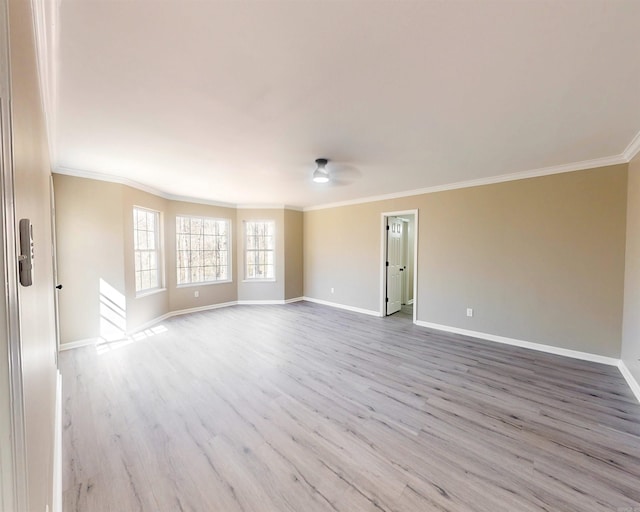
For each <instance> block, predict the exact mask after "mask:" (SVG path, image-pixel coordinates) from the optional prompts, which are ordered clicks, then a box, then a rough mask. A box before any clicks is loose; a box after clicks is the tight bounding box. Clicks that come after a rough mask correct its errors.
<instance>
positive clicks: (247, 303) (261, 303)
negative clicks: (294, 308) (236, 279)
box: [236, 299, 284, 306]
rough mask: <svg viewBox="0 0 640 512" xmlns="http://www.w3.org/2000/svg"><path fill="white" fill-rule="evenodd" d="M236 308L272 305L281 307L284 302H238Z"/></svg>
mask: <svg viewBox="0 0 640 512" xmlns="http://www.w3.org/2000/svg"><path fill="white" fill-rule="evenodd" d="M236 304H237V305H238V306H270V305H271V306H272V305H282V304H284V300H278V299H275V300H274V299H266V300H239V301H237V302H236Z"/></svg>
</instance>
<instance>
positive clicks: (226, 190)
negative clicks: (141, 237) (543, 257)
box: [54, 0, 640, 207]
mask: <svg viewBox="0 0 640 512" xmlns="http://www.w3.org/2000/svg"><path fill="white" fill-rule="evenodd" d="M59 26H60V43H59V53H58V57H57V59H58V62H59V68H58V79H59V82H58V104H57V105H58V106H57V109H56V112H55V119H56V124H55V126H56V128H55V132H54V139H55V147H56V162H55V164H56V167H57V168H58V169H60V170H61V172H72V173H79V174H83V173H100V174H107V175H113V176H114V177H116V178H114V179H128V180H132V181H135V182H138V183H140V184H143V185H147V186H150V187H153V188H155V189H157V190H159V191H161V192H164V193H165V194H172V195H176V196H188V197H193V198H199V199H206V200H213V201H221V202H229V203H234V204H274V205H275V204H280V205H282V204H286V205H294V206H299V207H309V206H313V205H319V204H326V203H335V202H341V201H350V200H354V199H359V198H364V197H369V196H376V195H381V194H389V193H396V192H402V191H407V190H413V189H421V188H426V187H434V186H439V185H445V184H451V183H456V182H461V181H468V180H478V179H482V178H487V177H494V176H499V175H503V174H510V173H518V172H524V171H531V170H534V169H541V168H547V167H553V166H560V165H564V164H573V163H575V162H582V161H589V160H593V159H601V158H605V159H606V158H608V157H614V159H613V160H612V161H616V159H618V160H620V159H621V158H623V156H622V155H623V154H624V152H625V150H626V149H627V148H628V147H629V144H630V143H631V142H632V141H633V140H634V137H635V136H636V135H637V134H638V132H639V131H640V2H638V1H636V0H628V1H622V0H602V1H595V0H581V1H575V0H570V1H564V0H551V1H543V0H539V1H538V0H530V1H477V0H474V1H428V0H422V1H415V2H411V1H392V0H387V1H357V0H343V1H326V0H325V1H320V0H315V1H300V0H291V1H280V0H274V1H265V0H248V1H238V0H222V1H213V0H210V1H187V0H171V1H164V0H163V1H139V0H126V1H122V0H121V1H94V0H61V2H60V12H59ZM626 154H628V151H627V153H626ZM318 157H325V158H328V159H329V161H330V162H329V165H328V166H327V167H328V169H329V170H330V171H331V172H332V174H333V177H334V182H333V183H330V184H329V185H318V184H314V183H313V182H312V181H311V174H312V172H313V170H314V168H315V164H314V160H315V159H316V158H318ZM604 161H605V162H606V161H608V160H604ZM65 170H66V171H65Z"/></svg>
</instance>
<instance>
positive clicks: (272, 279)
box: [242, 219, 278, 283]
mask: <svg viewBox="0 0 640 512" xmlns="http://www.w3.org/2000/svg"><path fill="white" fill-rule="evenodd" d="M247 222H271V223H272V224H273V277H269V278H261V277H247ZM277 236H278V226H277V224H276V220H275V219H244V220H243V221H242V258H243V261H242V263H243V264H242V268H243V273H244V278H243V279H242V282H243V283H275V282H276V281H277V280H278V274H277V272H276V270H277V268H278V267H277V264H276V263H277V250H276V241H277Z"/></svg>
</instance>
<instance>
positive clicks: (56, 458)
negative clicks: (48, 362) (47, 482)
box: [51, 370, 62, 512]
mask: <svg viewBox="0 0 640 512" xmlns="http://www.w3.org/2000/svg"><path fill="white" fill-rule="evenodd" d="M51 512H62V374H61V373H60V371H59V370H58V371H57V372H56V413H55V426H54V444H53V502H52V503H51Z"/></svg>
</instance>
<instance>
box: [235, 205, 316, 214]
mask: <svg viewBox="0 0 640 512" xmlns="http://www.w3.org/2000/svg"><path fill="white" fill-rule="evenodd" d="M236 208H237V209H238V210H294V211H297V212H301V211H303V208H302V207H301V206H293V205H290V204H262V203H258V204H237V205H236Z"/></svg>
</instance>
